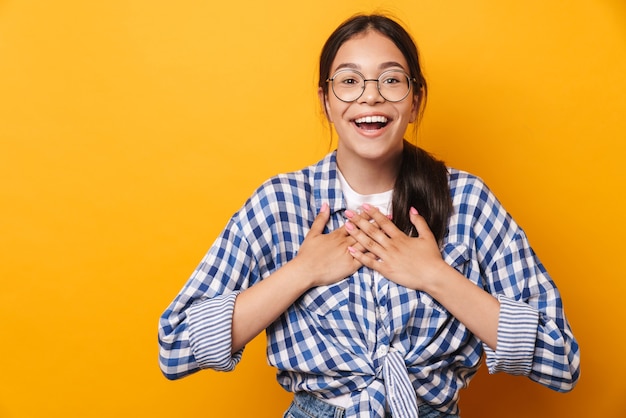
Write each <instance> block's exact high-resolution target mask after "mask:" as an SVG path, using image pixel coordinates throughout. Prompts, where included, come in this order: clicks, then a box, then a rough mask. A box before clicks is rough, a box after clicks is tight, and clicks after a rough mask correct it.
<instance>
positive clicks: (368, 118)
mask: <svg viewBox="0 0 626 418" xmlns="http://www.w3.org/2000/svg"><path fill="white" fill-rule="evenodd" d="M355 122H356V123H376V122H378V123H387V118H386V117H384V116H365V117H362V118H358V119H356V120H355Z"/></svg>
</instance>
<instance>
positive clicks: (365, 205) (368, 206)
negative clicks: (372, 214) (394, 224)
mask: <svg viewBox="0 0 626 418" xmlns="http://www.w3.org/2000/svg"><path fill="white" fill-rule="evenodd" d="M362 208H363V209H365V211H367V212H369V211H370V210H371V209H372V207H371V206H370V205H368V204H367V203H363V205H362Z"/></svg>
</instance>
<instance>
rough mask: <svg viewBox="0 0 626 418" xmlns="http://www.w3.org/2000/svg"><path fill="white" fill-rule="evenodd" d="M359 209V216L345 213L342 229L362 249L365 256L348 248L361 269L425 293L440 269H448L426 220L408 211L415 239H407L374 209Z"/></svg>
mask: <svg viewBox="0 0 626 418" xmlns="http://www.w3.org/2000/svg"><path fill="white" fill-rule="evenodd" d="M362 209H363V212H364V213H362V214H358V213H356V212H354V211H350V210H347V211H346V212H345V214H346V217H347V218H348V220H349V222H346V225H345V228H346V231H347V232H348V233H349V234H350V235H351V236H352V237H353V238H354V239H355V240H356V241H357V242H359V243H360V244H361V245H362V246H363V248H365V251H364V252H363V251H359V250H358V249H356V248H354V247H349V248H348V251H350V253H351V254H352V256H353V257H354V258H355V259H357V260H358V261H360V262H361V263H362V264H363V265H365V266H367V267H370V268H372V269H374V270H376V271H378V272H379V273H381V274H382V275H383V276H385V277H386V278H388V279H389V280H392V281H394V282H396V283H398V284H400V285H402V286H405V287H408V288H411V289H416V290H427V289H426V288H427V287H428V285H429V284H433V280H435V279H436V278H437V277H438V276H439V273H440V272H441V271H442V269H445V268H449V266H448V265H447V264H446V262H445V261H444V260H443V258H442V257H441V253H440V251H439V246H438V245H437V241H436V240H435V237H434V235H433V233H432V232H431V230H430V228H429V227H428V224H427V223H426V220H425V219H424V218H423V217H422V216H420V215H419V214H418V213H417V210H415V209H414V208H411V210H410V214H409V215H410V219H411V223H412V224H413V225H414V226H415V228H416V229H417V232H418V236H417V237H409V236H407V235H406V234H405V233H404V232H402V231H400V230H399V229H398V228H397V227H396V226H395V225H394V224H393V222H391V220H389V218H388V217H387V216H385V215H383V214H382V213H381V212H380V211H379V210H378V209H376V208H375V207H372V206H370V205H363V207H362Z"/></svg>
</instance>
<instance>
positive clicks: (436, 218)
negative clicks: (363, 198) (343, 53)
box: [318, 14, 452, 242]
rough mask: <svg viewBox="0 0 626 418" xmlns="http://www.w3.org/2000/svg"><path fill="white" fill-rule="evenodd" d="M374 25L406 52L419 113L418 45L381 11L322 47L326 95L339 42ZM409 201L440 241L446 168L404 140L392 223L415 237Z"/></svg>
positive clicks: (447, 201) (422, 95) (343, 28)
mask: <svg viewBox="0 0 626 418" xmlns="http://www.w3.org/2000/svg"><path fill="white" fill-rule="evenodd" d="M370 30H373V31H376V32H379V33H380V34H382V35H383V36H386V37H387V38H389V39H390V40H391V41H392V42H393V43H394V44H395V45H396V46H397V47H398V49H399V50H400V52H401V53H402V55H404V58H405V59H406V61H407V64H408V66H409V75H410V76H411V78H413V79H415V80H416V81H415V82H414V83H413V86H412V87H413V93H412V94H413V96H414V98H416V99H417V103H418V106H419V113H418V116H421V114H422V112H423V110H424V106H425V104H426V96H427V92H428V88H427V84H426V79H425V78H424V75H423V74H422V69H421V66H420V60H419V53H418V50H417V46H416V45H415V42H414V41H413V38H412V37H411V35H410V34H409V33H408V32H407V31H406V30H405V29H404V28H403V27H402V26H401V25H400V24H399V23H397V22H396V21H394V20H393V19H391V18H389V17H387V16H384V15H380V14H372V15H356V16H353V17H351V18H350V19H348V20H346V21H345V22H343V23H342V24H341V25H339V27H338V28H337V29H335V31H334V32H333V33H332V34H331V35H330V37H329V38H328V40H327V41H326V43H325V44H324V47H323V48H322V53H321V55H320V62H319V84H318V85H319V88H320V89H321V90H322V92H323V93H324V97H327V96H328V93H329V91H328V88H329V87H328V83H327V82H326V80H327V79H328V78H329V77H330V70H331V66H332V63H333V60H334V59H335V56H336V55H337V51H338V50H339V48H340V47H341V45H343V44H344V43H345V42H346V41H348V40H350V39H352V38H353V37H354V36H356V35H359V34H362V33H365V32H367V31H370ZM418 120H419V118H418ZM411 206H413V207H415V209H417V210H418V212H419V213H420V215H422V216H423V217H424V218H425V219H426V222H427V223H428V226H429V227H430V229H431V230H432V232H433V234H434V235H435V238H436V239H437V241H438V242H441V241H442V240H443V237H444V236H445V234H446V227H447V224H448V218H449V217H450V214H451V213H452V201H451V198H450V190H449V185H448V171H447V168H446V166H445V164H444V163H443V162H442V161H439V160H437V159H435V158H434V157H433V156H432V155H430V154H429V153H427V152H426V151H424V150H423V149H421V148H419V147H417V146H415V145H412V144H411V143H409V142H408V141H406V140H405V141H404V148H403V151H402V163H401V167H400V170H399V173H398V177H397V178H396V183H395V185H394V192H393V198H392V208H393V222H394V223H395V224H396V226H397V227H398V228H399V229H400V230H402V231H404V232H405V233H406V234H407V235H411V236H415V235H417V233H416V231H415V227H414V226H413V224H412V223H411V220H410V217H409V208H410V207H411Z"/></svg>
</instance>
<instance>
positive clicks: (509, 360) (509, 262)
mask: <svg viewBox="0 0 626 418" xmlns="http://www.w3.org/2000/svg"><path fill="white" fill-rule="evenodd" d="M454 178H455V180H456V181H455V182H454V184H455V188H456V190H457V191H460V190H463V191H464V192H463V193H456V194H455V193H453V197H455V198H457V200H458V201H457V204H456V207H458V208H459V214H457V215H455V216H458V217H460V218H463V217H473V218H474V220H473V221H472V222H460V224H463V225H471V226H472V228H471V230H469V231H465V233H466V236H470V237H472V238H473V243H474V245H473V247H474V251H475V257H476V259H477V262H478V264H479V269H480V271H481V276H482V277H481V279H480V280H481V282H482V283H481V285H482V286H483V287H484V288H485V289H486V290H487V291H489V292H490V293H491V294H493V295H494V296H495V297H497V298H498V300H499V302H500V319H499V325H498V341H497V347H496V350H495V351H494V350H491V349H490V348H489V347H487V346H486V345H485V346H484V348H485V352H486V355H487V366H488V368H489V371H490V373H495V372H499V371H504V372H507V373H510V374H517V375H525V376H529V377H530V378H531V379H532V380H534V381H537V382H540V383H541V384H543V385H545V386H547V387H549V388H551V389H554V390H557V391H568V390H571V389H572V388H573V387H574V385H575V383H576V382H577V380H578V377H579V373H580V353H579V347H578V343H577V342H576V340H575V338H574V336H573V333H572V331H571V329H570V326H569V323H568V322H567V319H566V317H565V313H564V310H563V305H562V301H561V296H560V294H559V291H558V289H557V288H556V285H555V284H554V282H553V281H552V279H551V278H550V276H549V275H548V273H547V272H546V270H545V268H544V266H543V265H542V263H541V262H540V260H539V259H538V257H537V256H536V254H535V253H534V251H533V250H532V248H531V247H530V245H529V242H528V239H527V237H526V235H525V233H524V231H523V230H522V229H521V228H520V227H519V226H518V225H517V224H516V223H515V221H514V220H513V219H512V217H511V216H510V215H509V214H508V213H507V212H506V211H505V210H504V208H503V207H502V205H501V204H500V202H499V201H498V200H497V199H496V197H495V196H494V195H493V193H492V192H491V191H490V190H489V189H488V188H487V186H486V185H485V184H484V183H483V182H482V181H481V180H480V179H478V178H476V177H473V176H471V175H468V174H467V173H462V172H455V174H454Z"/></svg>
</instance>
